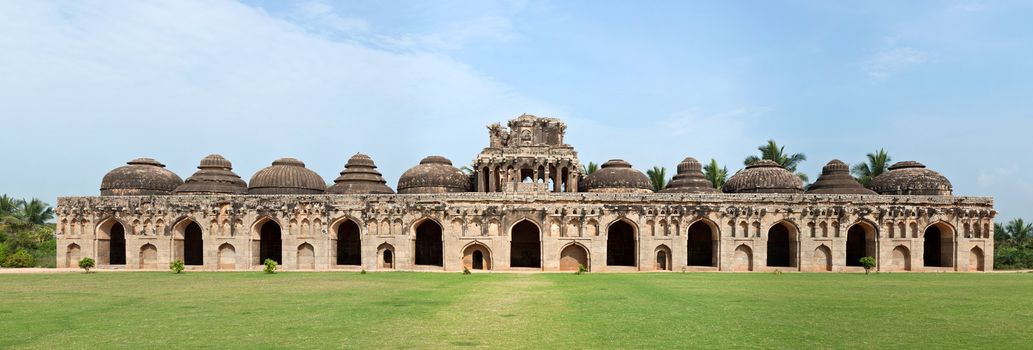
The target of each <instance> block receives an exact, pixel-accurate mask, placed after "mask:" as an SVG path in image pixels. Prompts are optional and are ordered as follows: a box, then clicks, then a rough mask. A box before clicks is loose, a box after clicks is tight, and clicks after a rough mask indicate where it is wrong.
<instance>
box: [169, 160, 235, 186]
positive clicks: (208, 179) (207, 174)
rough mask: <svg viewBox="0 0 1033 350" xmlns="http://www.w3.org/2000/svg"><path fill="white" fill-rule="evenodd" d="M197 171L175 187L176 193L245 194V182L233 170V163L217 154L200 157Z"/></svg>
mask: <svg viewBox="0 0 1033 350" xmlns="http://www.w3.org/2000/svg"><path fill="white" fill-rule="evenodd" d="M197 169H199V170H197V172H195V173H194V175H191V176H190V177H188V178H187V180H186V182H184V183H183V184H182V185H179V187H177V188H176V191H175V193H176V194H192V193H197V194H203V193H228V194H247V183H246V182H244V180H243V179H241V178H240V176H238V175H237V174H236V173H234V172H233V164H232V163H230V161H228V160H226V158H223V157H222V156H220V155H218V154H211V155H208V156H207V157H204V159H201V164H200V165H198V166H197Z"/></svg>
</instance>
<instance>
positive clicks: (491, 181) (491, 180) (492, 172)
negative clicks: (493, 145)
mask: <svg viewBox="0 0 1033 350" xmlns="http://www.w3.org/2000/svg"><path fill="white" fill-rule="evenodd" d="M496 169H497V167H496V166H494V165H492V166H491V168H490V169H488V172H489V175H488V192H498V189H496V188H495V184H496V183H497V182H498V181H496V179H497V178H498V176H499V174H498V170H496Z"/></svg>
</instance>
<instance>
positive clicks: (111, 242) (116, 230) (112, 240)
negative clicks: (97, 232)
mask: <svg viewBox="0 0 1033 350" xmlns="http://www.w3.org/2000/svg"><path fill="white" fill-rule="evenodd" d="M102 245H103V244H102ZM107 248H108V256H107V258H108V265H125V264H126V229H125V227H124V226H122V223H121V222H118V221H115V222H114V224H112V225H111V228H110V229H108V246H107Z"/></svg>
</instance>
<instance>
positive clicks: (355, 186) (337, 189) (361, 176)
mask: <svg viewBox="0 0 1033 350" xmlns="http://www.w3.org/2000/svg"><path fill="white" fill-rule="evenodd" d="M386 184H387V181H385V180H384V176H382V175H381V174H380V172H379V171H377V165H376V164H374V163H373V159H372V158H370V157H369V156H367V155H365V154H362V153H356V154H355V155H354V156H352V157H351V159H348V163H347V164H345V165H344V170H342V171H341V176H338V177H337V179H336V180H334V185H333V186H330V188H328V189H326V193H337V194H365V193H372V194H393V193H395V191H393V190H391V188H390V187H387V185H386Z"/></svg>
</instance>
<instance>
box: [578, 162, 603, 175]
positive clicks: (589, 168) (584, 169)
mask: <svg viewBox="0 0 1033 350" xmlns="http://www.w3.org/2000/svg"><path fill="white" fill-rule="evenodd" d="M596 170H599V164H595V163H593V162H588V164H587V165H586V164H582V165H581V176H588V175H591V174H592V173H594V172H595V171H596Z"/></svg>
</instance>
